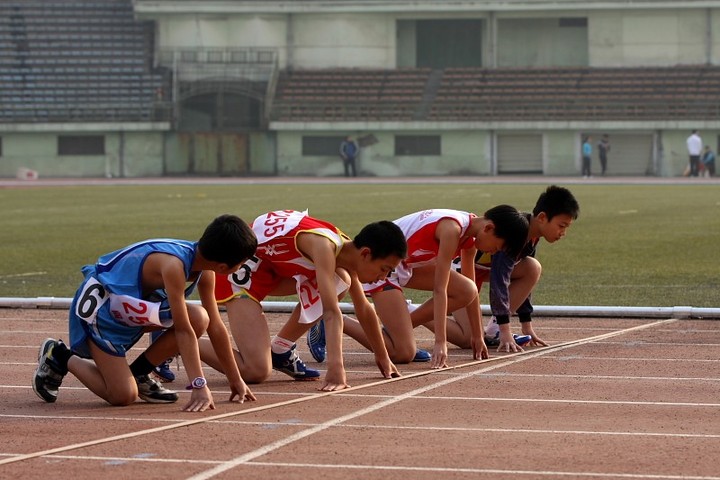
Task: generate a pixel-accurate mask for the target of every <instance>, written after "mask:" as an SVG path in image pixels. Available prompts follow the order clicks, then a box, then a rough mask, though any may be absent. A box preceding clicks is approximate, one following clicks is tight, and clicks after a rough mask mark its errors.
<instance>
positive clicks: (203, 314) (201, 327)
mask: <svg viewBox="0 0 720 480" xmlns="http://www.w3.org/2000/svg"><path fill="white" fill-rule="evenodd" d="M187 310H188V317H189V318H190V325H191V326H192V328H193V331H194V332H195V336H196V337H198V338H200V336H202V334H203V333H205V331H206V330H207V327H208V325H209V324H210V317H209V316H208V313H207V311H206V310H205V308H204V307H202V306H200V305H194V304H187ZM178 353H179V349H178V346H177V339H176V338H175V328H169V329H168V330H167V331H165V333H163V334H162V335H160V336H159V337H158V338H157V340H155V341H153V343H152V344H151V345H150V346H149V347H148V348H147V350H145V352H144V353H143V354H144V355H145V358H146V359H147V360H148V362H150V363H152V364H153V365H158V364H160V363H162V362H163V361H165V360H166V359H168V358H170V357H174V356H175V355H177V354H178Z"/></svg>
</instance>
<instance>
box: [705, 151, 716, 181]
mask: <svg viewBox="0 0 720 480" xmlns="http://www.w3.org/2000/svg"><path fill="white" fill-rule="evenodd" d="M702 163H703V165H705V171H706V172H708V177H714V176H715V152H713V151H712V149H711V148H710V145H705V149H704V150H703V154H702Z"/></svg>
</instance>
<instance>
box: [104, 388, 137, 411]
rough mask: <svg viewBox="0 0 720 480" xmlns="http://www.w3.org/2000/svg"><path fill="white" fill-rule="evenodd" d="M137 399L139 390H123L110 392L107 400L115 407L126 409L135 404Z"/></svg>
mask: <svg viewBox="0 0 720 480" xmlns="http://www.w3.org/2000/svg"><path fill="white" fill-rule="evenodd" d="M137 399H138V393H137V390H122V391H114V392H109V393H108V396H107V398H106V399H105V400H106V401H107V402H108V403H109V404H110V405H112V406H114V407H126V406H128V405H132V404H133V403H135V400H137Z"/></svg>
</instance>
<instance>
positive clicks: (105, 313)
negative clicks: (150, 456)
mask: <svg viewBox="0 0 720 480" xmlns="http://www.w3.org/2000/svg"><path fill="white" fill-rule="evenodd" d="M256 247H257V239H256V238H255V235H254V234H253V232H252V230H251V229H250V227H249V226H248V225H247V224H246V223H245V222H243V221H242V220H241V219H240V218H238V217H235V216H233V215H222V216H220V217H218V218H216V219H215V220H214V221H213V222H212V223H211V224H210V225H209V226H208V227H207V228H206V230H205V233H204V234H203V236H202V238H200V240H199V241H198V242H189V241H186V240H174V239H155V240H147V241H144V242H139V243H135V244H133V245H130V246H128V247H126V248H123V249H121V250H117V251H115V252H112V253H109V254H107V255H103V256H101V257H100V258H99V259H98V261H97V263H95V264H92V265H86V266H85V267H83V269H82V272H83V275H84V277H85V279H84V281H83V283H82V284H81V285H80V288H78V290H77V292H76V294H75V297H74V298H73V302H72V306H71V308H70V314H69V317H70V318H69V326H70V345H69V347H68V346H66V345H65V344H64V343H63V342H62V341H60V340H55V339H52V338H48V339H46V340H45V341H44V342H43V344H42V346H41V347H40V354H39V358H38V368H37V370H36V372H35V376H34V379H33V389H34V391H35V393H37V395H38V396H39V397H40V398H42V399H43V400H45V401H46V402H54V401H55V400H56V399H57V395H58V388H59V387H60V384H61V383H62V379H63V377H64V376H65V375H66V374H67V372H68V371H70V372H71V373H73V375H75V376H76V377H77V378H78V379H79V380H80V381H81V382H82V383H83V384H84V385H85V386H86V387H88V388H89V389H90V390H91V391H92V392H93V393H95V394H96V395H98V396H99V397H101V398H103V399H105V400H106V401H107V402H108V403H110V404H111V405H128V404H130V403H133V402H134V401H135V400H136V399H137V398H138V396H139V397H140V398H142V399H143V400H145V401H148V402H151V403H172V402H175V401H177V399H178V395H177V394H176V393H175V392H172V391H169V390H166V389H165V388H163V387H162V386H161V385H160V384H159V383H158V382H156V381H154V380H153V379H152V378H151V377H150V376H149V373H150V372H151V371H152V369H153V368H154V367H155V365H157V364H159V363H161V362H162V361H163V360H165V359H166V358H168V357H170V356H173V355H175V354H177V353H180V354H181V355H182V357H183V362H184V364H185V370H186V372H187V374H188V379H189V385H188V387H189V388H190V390H191V394H190V400H189V401H188V402H187V403H186V404H185V405H184V407H183V410H186V411H204V410H206V409H207V408H215V406H214V402H213V398H212V394H211V393H210V390H209V389H208V387H207V381H206V380H205V378H204V375H203V372H202V366H201V363H200V356H199V351H198V343H197V338H198V337H199V336H201V335H202V334H203V333H205V332H207V334H208V337H210V340H211V342H212V345H213V347H214V348H215V351H216V354H217V355H218V358H219V359H221V361H222V363H223V365H224V370H223V371H224V372H225V373H226V375H227V378H228V380H229V382H230V387H231V395H230V400H233V399H235V397H238V399H239V400H240V401H244V400H245V399H248V400H254V399H255V397H254V396H253V394H252V392H251V391H250V390H249V389H248V387H247V385H246V384H245V382H244V381H243V379H242V378H241V376H240V372H239V370H238V368H237V364H236V363H235V359H234V357H233V353H232V348H231V344H230V338H229V335H228V332H227V329H226V328H225V325H224V323H223V321H222V319H221V317H220V313H219V311H218V308H217V303H216V302H215V297H214V293H213V292H214V287H215V273H217V274H219V275H228V274H229V273H232V272H233V271H235V270H237V268H239V266H240V265H241V264H242V263H243V262H244V261H245V260H247V259H248V258H249V257H250V256H252V254H253V253H254V252H255V248H256ZM195 288H197V290H198V294H199V296H200V301H201V304H200V305H197V304H190V303H187V302H186V298H187V297H188V296H189V295H190V294H191V293H192V292H193V291H194V290H195ZM158 329H166V332H165V333H164V334H163V335H162V336H160V337H159V338H158V340H157V341H156V342H154V343H153V344H152V345H151V346H150V347H149V348H148V349H147V350H145V352H143V353H142V354H141V355H140V356H139V357H138V358H137V359H136V360H135V361H133V363H132V364H131V365H128V364H127V360H126V358H125V357H126V355H127V352H128V351H129V350H130V348H131V347H132V346H133V345H135V343H137V341H138V340H139V339H140V338H141V337H142V336H143V335H144V334H145V333H148V332H152V331H154V330H158Z"/></svg>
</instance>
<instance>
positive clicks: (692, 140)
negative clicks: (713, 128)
mask: <svg viewBox="0 0 720 480" xmlns="http://www.w3.org/2000/svg"><path fill="white" fill-rule="evenodd" d="M687 149H688V155H689V156H690V176H691V177H697V176H698V166H699V164H700V154H701V153H702V149H703V143H702V139H701V138H700V135H698V133H697V130H693V131H692V133H691V134H690V136H689V137H688V138H687Z"/></svg>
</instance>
